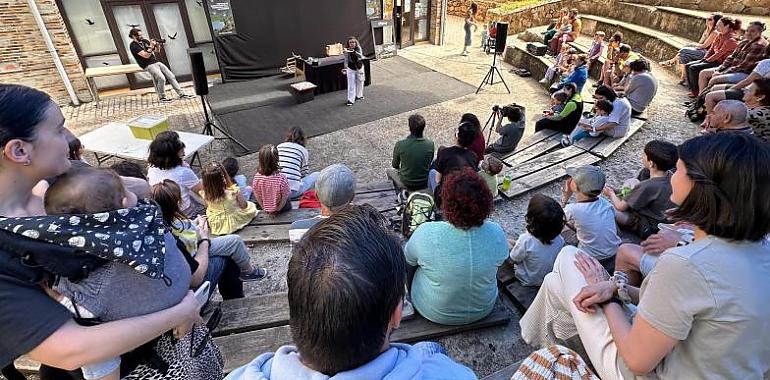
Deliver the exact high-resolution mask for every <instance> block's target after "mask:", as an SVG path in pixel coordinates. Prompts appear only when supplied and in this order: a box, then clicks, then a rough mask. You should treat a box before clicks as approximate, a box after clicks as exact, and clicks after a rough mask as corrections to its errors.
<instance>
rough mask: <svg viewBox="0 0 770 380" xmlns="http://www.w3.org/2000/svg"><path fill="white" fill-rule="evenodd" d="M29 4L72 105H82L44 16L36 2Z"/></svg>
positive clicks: (28, 0) (29, 2)
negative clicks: (52, 39) (49, 32)
mask: <svg viewBox="0 0 770 380" xmlns="http://www.w3.org/2000/svg"><path fill="white" fill-rule="evenodd" d="M27 3H28V4H29V10H30V11H31V12H32V16H34V17H35V22H36V23H37V28H38V29H39V30H40V33H41V34H42V35H43V41H45V46H46V47H47V48H48V51H49V52H50V53H51V57H53V64H54V66H56V71H58V72H59V76H60V77H61V80H62V81H63V82H64V87H65V88H66V89H67V94H68V95H69V96H70V100H72V104H74V105H76V106H78V105H80V100H78V96H77V95H76V94H75V89H74V88H73V87H72V83H70V78H69V77H68V76H67V71H65V70H64V65H62V63H61V58H59V54H58V53H57V52H56V47H55V46H54V45H53V41H51V36H50V35H49V34H48V28H47V27H46V26H45V22H44V21H43V16H41V15H40V10H39V9H38V8H37V3H35V0H27Z"/></svg>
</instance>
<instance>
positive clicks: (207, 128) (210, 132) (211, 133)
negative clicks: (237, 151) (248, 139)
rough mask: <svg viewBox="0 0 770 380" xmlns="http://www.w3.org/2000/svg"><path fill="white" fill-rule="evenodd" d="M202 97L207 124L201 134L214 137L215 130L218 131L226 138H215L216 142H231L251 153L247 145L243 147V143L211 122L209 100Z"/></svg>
mask: <svg viewBox="0 0 770 380" xmlns="http://www.w3.org/2000/svg"><path fill="white" fill-rule="evenodd" d="M200 97H201V105H202V106H203V116H204V117H205V118H206V124H204V125H203V131H202V132H201V134H204V135H209V136H214V130H215V129H216V130H217V131H219V133H221V134H223V135H225V137H216V136H215V137H214V139H215V140H230V141H232V142H234V143H236V144H237V145H238V146H239V147H241V149H243V150H245V151H247V152H248V151H249V148H247V147H246V145H243V143H242V142H240V141H238V139H236V138H235V137H233V136H232V135H231V134H229V133H227V132H225V131H224V130H223V129H222V128H219V127H218V126H217V125H216V124H214V121H212V120H211V117H209V110H208V107H209V105H208V99H207V98H206V95H200Z"/></svg>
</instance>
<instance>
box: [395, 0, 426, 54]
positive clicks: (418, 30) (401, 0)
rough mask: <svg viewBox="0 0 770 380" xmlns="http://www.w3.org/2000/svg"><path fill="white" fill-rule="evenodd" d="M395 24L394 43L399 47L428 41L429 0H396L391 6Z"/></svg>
mask: <svg viewBox="0 0 770 380" xmlns="http://www.w3.org/2000/svg"><path fill="white" fill-rule="evenodd" d="M393 13H394V14H393V19H394V20H395V23H394V24H395V25H396V38H397V40H396V43H397V44H398V47H399V48H405V47H407V46H411V45H414V43H415V42H421V41H428V39H429V38H430V36H429V32H428V29H429V28H428V26H429V23H430V0H396V2H395V6H394V7H393Z"/></svg>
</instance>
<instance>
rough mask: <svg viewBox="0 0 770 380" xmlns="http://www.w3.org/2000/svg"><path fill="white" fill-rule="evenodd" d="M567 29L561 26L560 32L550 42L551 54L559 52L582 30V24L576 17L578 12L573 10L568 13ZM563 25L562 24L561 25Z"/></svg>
mask: <svg viewBox="0 0 770 380" xmlns="http://www.w3.org/2000/svg"><path fill="white" fill-rule="evenodd" d="M569 22H570V23H569V27H566V25H565V26H563V27H562V29H561V30H559V32H558V33H556V35H555V36H554V38H553V39H552V40H551V41H550V50H551V52H552V53H553V54H556V53H558V52H559V51H560V50H561V46H562V44H566V43H567V42H571V41H575V40H576V39H577V37H578V36H579V35H580V31H581V30H582V29H583V22H582V21H581V20H580V17H579V16H578V10H577V9H575V8H573V9H571V10H570V11H569ZM563 25H564V24H563Z"/></svg>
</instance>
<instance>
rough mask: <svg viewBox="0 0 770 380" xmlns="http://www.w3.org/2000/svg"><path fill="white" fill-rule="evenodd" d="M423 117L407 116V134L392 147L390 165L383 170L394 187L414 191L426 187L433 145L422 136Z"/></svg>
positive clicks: (423, 130) (433, 149)
mask: <svg viewBox="0 0 770 380" xmlns="http://www.w3.org/2000/svg"><path fill="white" fill-rule="evenodd" d="M424 132H425V118H423V117H422V115H419V114H413V115H411V116H409V136H407V138H405V139H403V140H400V141H398V142H397V143H396V145H395V146H394V147H393V159H392V161H391V167H390V168H388V169H386V170H385V174H386V175H387V176H388V179H389V180H391V181H392V182H393V185H394V186H395V187H396V189H405V190H407V191H416V190H422V189H427V188H428V171H430V163H431V161H433V153H434V151H435V145H434V144H433V141H432V140H430V139H428V138H425V137H424Z"/></svg>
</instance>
